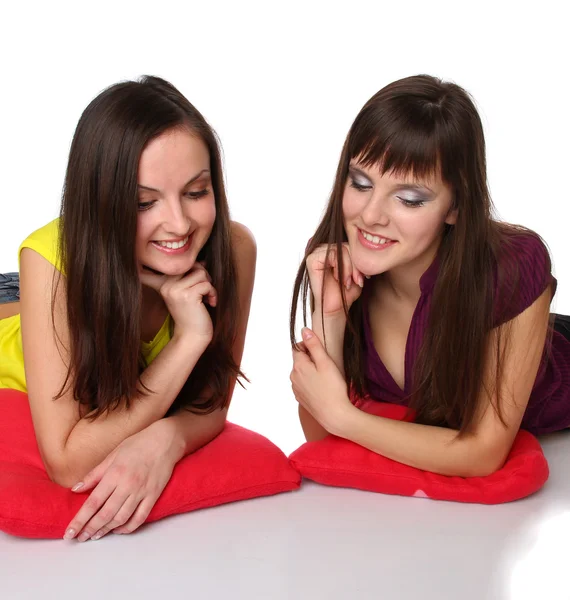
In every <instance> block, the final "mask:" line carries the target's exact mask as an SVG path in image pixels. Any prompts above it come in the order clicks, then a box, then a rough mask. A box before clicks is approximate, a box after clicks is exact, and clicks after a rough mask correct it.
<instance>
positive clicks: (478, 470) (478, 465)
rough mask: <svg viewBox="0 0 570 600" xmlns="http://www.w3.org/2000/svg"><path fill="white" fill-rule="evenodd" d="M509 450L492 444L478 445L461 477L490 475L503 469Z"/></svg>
mask: <svg viewBox="0 0 570 600" xmlns="http://www.w3.org/2000/svg"><path fill="white" fill-rule="evenodd" d="M507 455H508V452H507V453H505V452H504V451H503V450H502V449H497V448H496V447H493V446H490V447H487V446H483V445H481V446H479V447H478V448H477V447H476V449H475V451H474V452H472V459H471V460H470V461H468V463H467V464H466V465H465V469H464V472H463V473H461V474H460V476H461V477H488V476H489V475H492V474H493V473H496V472H497V471H498V470H499V469H501V468H502V467H503V466H504V464H505V461H506V458H507Z"/></svg>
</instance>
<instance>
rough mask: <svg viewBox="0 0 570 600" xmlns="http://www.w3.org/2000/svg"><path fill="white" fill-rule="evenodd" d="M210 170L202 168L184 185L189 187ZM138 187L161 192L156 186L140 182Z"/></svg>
mask: <svg viewBox="0 0 570 600" xmlns="http://www.w3.org/2000/svg"><path fill="white" fill-rule="evenodd" d="M209 172H210V170H209V169H202V170H201V171H200V172H199V173H198V174H197V175H194V177H192V179H189V180H188V181H187V182H186V183H185V184H184V185H183V186H182V187H183V188H185V187H188V186H189V185H190V184H191V183H194V182H195V181H196V179H199V178H200V177H202V175H204V173H209ZM138 188H139V189H141V190H148V191H149V192H160V190H157V189H156V188H152V187H148V186H146V185H141V184H140V183H139V184H138Z"/></svg>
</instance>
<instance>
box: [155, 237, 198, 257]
mask: <svg viewBox="0 0 570 600" xmlns="http://www.w3.org/2000/svg"><path fill="white" fill-rule="evenodd" d="M193 238H194V232H192V233H191V234H190V235H187V236H186V237H185V238H183V239H181V240H154V241H152V242H151V244H152V245H153V246H154V247H155V248H156V249H157V250H159V251H160V252H163V253H164V254H184V253H185V252H186V251H187V250H188V249H189V248H190V246H191V245H192V239H193Z"/></svg>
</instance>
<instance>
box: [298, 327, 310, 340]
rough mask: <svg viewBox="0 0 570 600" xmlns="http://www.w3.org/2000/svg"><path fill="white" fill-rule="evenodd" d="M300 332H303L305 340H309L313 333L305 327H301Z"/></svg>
mask: <svg viewBox="0 0 570 600" xmlns="http://www.w3.org/2000/svg"><path fill="white" fill-rule="evenodd" d="M301 333H302V334H303V337H304V338H305V339H306V340H310V339H311V338H312V337H313V334H312V333H311V330H310V329H308V328H307V327H303V331H302V332H301Z"/></svg>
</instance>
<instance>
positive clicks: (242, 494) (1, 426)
mask: <svg viewBox="0 0 570 600" xmlns="http://www.w3.org/2000/svg"><path fill="white" fill-rule="evenodd" d="M299 484H300V476H299V474H298V473H297V472H296V471H295V470H294V469H293V468H292V467H291V466H290V464H289V462H288V460H287V458H286V456H285V455H284V454H283V453H282V452H281V450H279V448H277V446H275V445H274V444H273V443H272V442H270V441H269V440H267V439H266V438H264V437H263V436H261V435H259V434H257V433H254V432H253V431H248V430H247V429H244V428H242V427H239V426H237V425H233V424H231V423H228V424H227V425H226V428H225V429H224V431H223V432H222V433H221V434H220V435H219V436H218V437H217V438H216V439H214V440H213V441H212V442H210V443H209V444H208V445H207V446H205V447H204V448H201V449H200V450H198V451H197V452H195V453H194V454H191V455H189V456H187V457H185V458H184V459H182V460H181V461H180V462H179V463H178V465H177V466H176V468H175V470H174V473H173V475H172V478H171V480H170V482H169V483H168V485H167V486H166V488H165V490H164V492H163V493H162V496H161V497H160V498H159V500H158V502H157V503H156V504H155V506H154V508H153V509H152V511H151V513H150V515H149V517H148V519H147V523H149V522H152V521H156V520H158V519H162V518H163V517H167V516H169V515H173V514H177V513H183V512H187V511H191V510H196V509H198V508H205V507H208V506H216V505H218V504H223V503H226V502H233V501H236V500H244V499H246V498H254V497H257V496H268V495H271V494H276V493H279V492H286V491H290V490H295V489H297V488H298V487H299ZM87 497H88V493H85V494H75V493H73V492H71V491H69V490H68V489H66V488H63V487H61V486H59V485H57V484H55V483H52V482H51V481H50V480H49V478H48V476H47V474H46V472H45V469H44V466H43V464H42V460H41V458H40V454H39V451H38V447H37V443H36V439H35V435H34V429H33V425H32V420H31V415H30V409H29V404H28V398H27V395H26V394H24V393H22V392H19V391H14V390H0V530H1V531H5V532H7V533H10V534H12V535H18V536H23V537H29V538H59V537H63V533H64V531H65V527H66V526H67V525H69V522H70V521H71V519H72V518H73V516H74V515H75V514H76V513H77V511H78V510H79V508H80V507H81V505H82V504H83V502H85V500H86V498H87Z"/></svg>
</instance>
